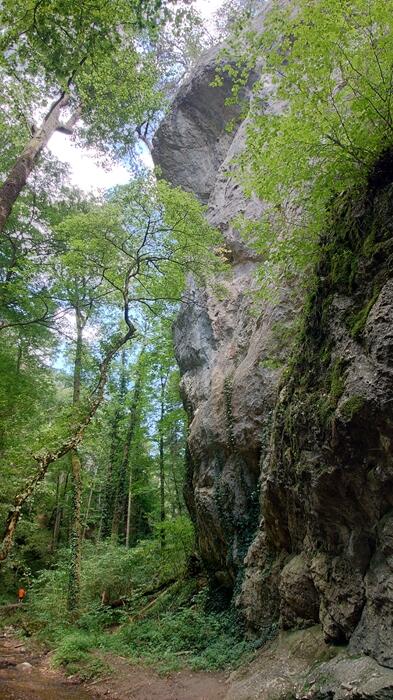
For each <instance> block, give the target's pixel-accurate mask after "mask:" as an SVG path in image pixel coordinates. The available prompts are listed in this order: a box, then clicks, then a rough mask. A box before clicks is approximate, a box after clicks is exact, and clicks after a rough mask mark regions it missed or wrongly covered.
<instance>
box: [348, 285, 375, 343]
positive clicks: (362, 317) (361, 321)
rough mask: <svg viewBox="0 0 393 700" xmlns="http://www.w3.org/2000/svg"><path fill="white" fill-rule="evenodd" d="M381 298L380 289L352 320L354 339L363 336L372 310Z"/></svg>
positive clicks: (351, 327)
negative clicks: (379, 297)
mask: <svg viewBox="0 0 393 700" xmlns="http://www.w3.org/2000/svg"><path fill="white" fill-rule="evenodd" d="M378 296H379V289H378V290H376V291H374V294H373V296H372V297H371V299H370V300H369V301H368V302H367V303H366V304H365V306H363V308H362V309H360V311H358V312H357V313H356V314H354V315H353V316H352V317H351V319H350V330H351V335H352V337H353V338H355V339H357V338H359V336H360V335H361V334H362V332H363V330H364V327H365V325H366V323H367V319H368V316H369V313H370V311H371V309H372V308H373V306H374V304H375V302H376V301H377V299H378Z"/></svg>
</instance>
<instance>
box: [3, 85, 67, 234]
mask: <svg viewBox="0 0 393 700" xmlns="http://www.w3.org/2000/svg"><path fill="white" fill-rule="evenodd" d="M68 103H69V95H68V94H67V93H65V92H63V93H62V94H61V95H60V97H59V98H58V99H57V100H55V101H54V102H53V103H52V104H51V106H50V109H49V111H48V113H47V114H46V116H45V117H44V120H43V122H42V124H41V126H40V127H39V128H38V129H37V131H36V132H35V133H34V134H33V136H32V137H31V139H30V141H29V142H28V144H27V145H26V146H25V148H24V149H23V151H22V153H21V154H20V156H19V157H18V158H17V160H16V161H15V163H14V165H13V166H12V168H11V170H10V172H9V173H8V176H7V177H6V179H5V181H4V182H3V184H2V186H1V187H0V232H2V231H3V230H4V228H5V225H6V223H7V221H8V218H9V216H10V214H11V212H12V208H13V206H14V204H15V202H16V200H17V199H18V197H19V195H20V193H21V192H22V190H23V188H24V187H25V185H26V182H27V179H28V177H29V175H30V173H31V172H32V171H33V169H34V167H35V165H36V163H37V160H38V157H39V155H40V153H41V152H42V150H43V149H44V148H45V146H46V145H47V143H48V141H49V139H50V138H51V136H53V134H54V132H55V131H56V130H57V129H59V128H61V121H60V115H61V112H62V109H64V107H66V106H67V105H68ZM78 118H79V111H77V112H75V113H74V115H73V116H72V117H71V119H70V120H69V121H68V122H67V125H66V127H67V128H69V131H71V130H72V126H73V125H74V124H75V123H76V121H77V120H78ZM63 128H64V127H63Z"/></svg>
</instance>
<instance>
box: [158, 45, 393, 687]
mask: <svg viewBox="0 0 393 700" xmlns="http://www.w3.org/2000/svg"><path fill="white" fill-rule="evenodd" d="M215 61H217V52H215V51H212V52H209V53H208V54H207V56H206V58H205V59H203V60H202V61H201V63H200V64H199V65H198V67H197V68H196V70H195V73H194V74H193V75H192V76H191V78H190V79H189V81H188V82H187V83H186V84H185V85H184V86H182V87H181V89H180V90H179V93H178V95H177V97H176V99H175V102H174V105H173V109H172V112H171V114H170V115H169V116H168V117H167V118H166V119H165V120H164V122H163V124H162V126H161V127H160V129H159V130H158V133H157V136H156V139H155V152H154V157H155V160H156V162H157V163H158V164H159V165H160V166H161V169H162V172H163V175H164V177H166V178H167V179H168V180H171V181H172V182H174V183H175V184H179V185H182V186H183V187H185V188H186V189H188V190H191V191H194V192H195V193H196V194H197V196H198V197H199V198H200V199H201V200H202V201H204V202H207V204H208V210H207V216H208V218H209V221H210V222H211V223H212V224H214V225H215V226H217V227H219V228H220V229H221V231H222V233H223V235H224V238H225V240H226V243H227V247H228V248H229V249H230V251H231V274H230V275H229V276H228V277H226V278H223V279H222V280H220V282H221V283H222V284H223V285H224V286H225V287H226V290H227V293H226V295H224V296H220V298H217V296H216V295H215V294H214V292H213V290H212V289H205V290H200V289H196V288H195V286H194V285H193V282H192V281H190V283H189V290H188V294H187V297H188V298H189V297H192V299H193V303H187V304H184V305H183V308H182V309H181V312H180V314H179V317H178V319H177V322H176V324H175V329H174V337H175V347H176V354H177V358H178V362H179V366H180V369H181V373H182V392H183V398H184V403H185V406H186V409H187V412H188V415H189V418H190V432H189V464H188V479H187V485H186V496H187V502H188V505H189V508H190V512H191V513H192V516H193V518H194V520H195V522H196V526H197V534H198V540H199V547H200V552H201V555H202V557H203V560H204V562H205V565H206V567H207V569H208V571H209V573H210V575H211V580H212V584H213V586H215V587H216V588H217V589H220V590H221V591H222V592H223V593H224V594H226V593H227V594H228V595H230V594H232V591H233V589H234V587H235V583H236V582H238V585H237V586H236V593H237V596H236V600H237V604H238V605H239V607H240V608H241V610H242V613H243V615H244V617H245V619H246V621H247V625H248V627H249V629H250V630H253V631H254V632H255V633H256V634H258V635H259V636H261V637H264V636H266V635H267V636H268V635H269V634H270V633H271V631H272V629H274V627H275V626H277V625H281V626H282V627H283V628H285V629H293V628H302V627H307V626H309V625H313V624H315V623H316V622H317V623H320V624H321V626H322V628H323V632H324V636H325V639H326V640H328V641H330V642H334V643H347V642H350V649H351V650H353V651H355V652H356V653H359V652H366V653H367V654H370V655H372V656H373V657H374V658H375V659H377V660H378V661H379V662H380V663H383V664H384V665H387V666H391V667H392V668H393V654H392V649H393V644H392V642H393V633H392V629H393V544H392V543H393V458H392V452H393V331H392V327H393V326H392V323H393V321H392V319H393V286H392V285H393V279H392V275H393V272H392V271H393V267H392V255H393V243H392V241H393V221H392V219H393V190H392V185H391V180H392V174H391V173H392V170H391V167H390V166H389V163H391V159H389V158H388V159H387V160H386V158H385V161H386V163H387V164H388V165H386V163H385V161H381V163H380V164H379V169H378V168H377V169H376V173H377V175H376V176H375V177H374V178H371V179H370V187H369V190H368V192H367V193H365V194H364V196H363V197H362V198H361V199H358V200H356V201H352V200H351V199H350V198H348V201H347V202H346V204H345V205H343V203H342V202H341V204H340V211H338V212H337V214H336V216H335V219H334V220H333V221H332V224H331V230H330V231H328V232H327V234H326V241H325V243H326V250H327V252H326V254H325V255H324V258H323V260H322V261H321V263H320V267H319V270H318V278H319V283H318V286H317V289H316V292H315V295H314V297H313V299H312V303H311V305H310V312H309V313H308V315H307V319H306V322H305V329H304V333H303V338H302V340H301V341H300V342H299V346H298V348H297V350H296V351H295V356H294V360H293V363H292V365H291V374H290V378H289V380H287V381H286V383H285V385H283V384H282V368H283V367H284V366H285V364H286V363H287V361H288V358H289V355H290V352H291V348H290V341H289V340H288V329H289V328H290V326H291V322H292V320H293V317H294V315H295V313H296V311H295V309H294V305H293V301H292V295H291V294H290V293H289V291H288V290H285V289H283V290H281V291H280V298H279V300H278V301H277V302H275V303H273V302H272V303H266V302H263V303H262V302H260V301H259V302H256V303H254V304H253V302H252V299H251V296H250V291H252V290H253V289H255V288H256V287H257V282H256V279H255V271H256V269H257V266H258V265H259V264H260V261H259V260H258V258H257V256H256V255H255V254H254V253H253V252H252V251H251V250H249V249H248V248H247V246H246V245H245V244H244V242H242V241H241V240H240V239H239V236H238V234H237V232H236V230H235V229H234V228H233V226H232V223H231V222H232V220H233V218H234V217H235V216H236V215H237V214H239V213H244V214H245V215H246V216H248V217H250V218H258V216H260V215H261V214H262V212H263V210H264V205H263V203H262V202H259V201H257V200H251V201H249V200H246V199H245V198H244V196H243V194H242V191H241V188H240V187H239V186H238V183H237V182H236V180H235V179H233V178H231V176H230V171H231V169H232V168H233V167H234V166H233V157H234V156H235V155H236V154H237V153H239V151H241V150H242V149H243V147H244V143H245V123H244V122H243V123H239V125H238V127H237V129H236V130H235V131H234V132H232V133H230V134H228V133H227V132H226V131H225V123H226V121H227V120H228V119H232V118H233V117H236V116H237V115H238V114H240V112H239V111H237V112H236V108H233V106H229V107H227V106H225V104H224V103H225V97H226V96H228V94H229V88H230V85H229V83H228V84H224V86H223V87H222V88H220V89H216V88H212V87H211V85H210V83H211V80H212V77H213V75H214V63H215ZM244 97H245V99H246V98H247V94H246V93H245V96H244ZM269 108H271V109H275V108H277V109H279V105H274V103H273V102H271V103H270V105H269ZM388 166H389V167H388ZM228 172H229V176H228V174H227V173H228ZM239 573H241V574H242V577H241V578H242V584H241V586H240V576H239ZM378 692H379V691H378ZM389 692H390V691H389ZM261 697H265V696H261ZM266 697H268V696H266ZM310 697H314V696H311V695H310ZM318 697H319V696H318ZM321 697H322V696H321ZM326 697H327V696H326ZM330 697H335V696H331V695H330V696H329V698H330ZM337 697H341V696H337ZM343 697H344V696H343ZM359 697H363V696H359ZM364 697H370V698H373V697H375V698H376V697H378V698H379V697H385V696H384V695H375V696H373V695H364ZM386 697H389V696H388V695H387V696H386ZM315 698H317V695H315Z"/></svg>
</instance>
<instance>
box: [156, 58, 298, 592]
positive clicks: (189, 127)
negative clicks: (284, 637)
mask: <svg viewBox="0 0 393 700" xmlns="http://www.w3.org/2000/svg"><path fill="white" fill-rule="evenodd" d="M216 66H217V51H216V50H212V51H210V52H208V53H207V54H206V55H205V56H204V57H203V59H202V61H201V62H200V64H199V65H198V66H197V67H196V69H195V70H194V72H193V74H192V75H191V77H190V79H189V81H188V82H187V83H186V84H184V85H183V86H182V87H181V88H180V90H179V92H178V94H177V97H176V99H175V101H174V104H173V106H172V110H171V112H170V114H169V116H168V117H167V118H166V119H165V120H164V122H163V123H162V125H161V126H160V128H159V130H158V132H157V134H156V137H155V142H154V160H155V162H156V163H158V165H159V166H160V169H161V172H162V174H163V176H164V177H165V178H167V179H168V180H170V181H171V182H172V183H174V184H176V185H181V186H182V187H184V188H185V189H187V190H190V191H192V192H194V193H195V194H196V195H197V196H198V197H199V199H200V200H201V201H202V202H204V203H207V206H208V210H207V217H208V219H209V222H210V223H211V224H212V225H214V226H216V227H217V228H219V229H220V230H221V231H222V233H223V236H224V239H225V242H226V246H227V248H228V250H229V258H230V261H231V272H230V274H229V275H225V276H223V277H222V279H221V280H217V281H219V282H220V283H221V285H222V286H223V287H224V288H225V290H226V293H225V294H224V295H221V296H220V298H218V297H217V296H216V295H215V294H214V292H213V291H212V290H211V289H207V290H198V289H196V288H194V287H193V284H192V282H190V285H189V290H188V294H187V297H188V298H190V295H191V296H192V298H193V303H188V304H187V305H183V308H182V310H181V312H180V314H179V317H178V319H177V322H176V325H175V331H174V337H175V349H176V355H177V359H178V362H179V366H180V369H181V374H182V393H183V398H184V403H185V406H186V408H187V411H188V414H189V418H190V431H189V479H188V486H187V494H186V495H187V500H188V504H189V508H190V511H191V513H192V514H193V516H194V518H195V521H196V525H197V533H198V539H199V548H200V552H201V555H202V557H203V560H204V563H205V565H206V567H207V569H208V571H209V573H210V575H211V582H212V586H213V588H214V587H215V588H216V589H217V590H218V591H220V592H221V593H222V594H223V596H224V597H225V596H226V595H227V594H229V595H231V594H232V590H233V587H234V584H235V581H236V578H237V574H238V572H239V570H240V569H241V568H242V567H243V561H244V556H245V554H246V552H247V549H248V546H249V544H250V542H251V540H252V537H253V534H254V532H255V530H256V527H257V525H258V521H259V485H258V480H259V475H260V460H261V452H262V450H263V447H264V446H263V443H264V441H265V442H266V438H267V435H268V432H269V424H270V420H271V415H272V411H273V407H274V404H275V400H276V390H277V385H278V380H279V377H280V366H281V365H282V363H284V362H285V359H286V354H287V352H286V349H285V347H282V342H281V339H280V337H279V335H278V334H277V333H275V329H276V327H277V326H278V325H279V326H280V327H283V325H285V324H286V323H287V322H289V320H290V317H291V314H292V309H291V304H290V301H289V297H288V298H287V297H286V294H285V293H284V294H283V296H282V299H281V301H280V304H270V305H268V304H265V305H264V306H263V308H259V309H256V306H255V301H254V299H253V295H252V294H251V292H252V291H253V290H255V288H256V282H255V271H256V267H257V265H258V264H259V262H260V261H259V260H258V257H257V256H256V255H255V253H254V252H253V251H251V250H250V249H248V248H247V246H246V245H244V243H243V242H242V241H241V240H240V238H239V236H238V235H237V233H236V231H235V230H234V229H233V228H232V225H231V221H232V220H233V218H234V217H236V216H237V215H238V214H240V213H242V214H243V213H244V214H245V215H246V216H249V217H251V218H256V219H258V217H259V216H260V214H261V213H262V211H263V205H262V203H261V202H258V201H256V200H252V201H248V200H246V199H245V198H244V196H243V194H242V192H241V189H240V187H239V185H238V183H237V182H235V181H234V180H233V179H231V177H230V176H228V173H227V171H228V170H230V169H231V167H232V165H231V164H232V160H233V158H234V156H236V154H237V153H239V152H240V151H241V150H242V149H243V147H244V143H245V124H244V123H241V122H240V123H239V116H240V112H241V110H242V109H243V108H244V104H239V105H227V104H226V102H225V101H226V99H227V97H229V96H230V93H231V84H230V81H229V79H227V80H226V81H225V80H224V83H223V85H222V87H220V88H215V87H212V86H211V82H212V80H213V78H214V76H215V72H216ZM252 80H253V76H251V78H250V84H251V83H252ZM248 99H249V94H248V92H247V90H245V91H244V94H243V95H242V100H246V101H247V100H248ZM236 119H237V120H238V126H237V128H236V129H235V130H234V131H232V132H227V131H226V125H227V124H228V122H229V121H230V120H235V121H236Z"/></svg>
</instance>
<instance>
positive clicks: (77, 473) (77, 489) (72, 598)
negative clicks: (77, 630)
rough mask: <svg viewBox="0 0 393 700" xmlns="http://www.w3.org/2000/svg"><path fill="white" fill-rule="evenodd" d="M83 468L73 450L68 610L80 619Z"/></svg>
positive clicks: (76, 453)
mask: <svg viewBox="0 0 393 700" xmlns="http://www.w3.org/2000/svg"><path fill="white" fill-rule="evenodd" d="M81 471H82V467H81V462H80V459H79V455H78V451H77V450H71V475H72V526H71V537H70V548H71V557H70V568H69V575H68V597H67V608H68V610H69V611H70V612H71V613H72V614H73V617H74V618H77V617H78V613H79V607H80V583H81V561H82V521H81V500H82V478H81V477H82V474H81Z"/></svg>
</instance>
